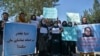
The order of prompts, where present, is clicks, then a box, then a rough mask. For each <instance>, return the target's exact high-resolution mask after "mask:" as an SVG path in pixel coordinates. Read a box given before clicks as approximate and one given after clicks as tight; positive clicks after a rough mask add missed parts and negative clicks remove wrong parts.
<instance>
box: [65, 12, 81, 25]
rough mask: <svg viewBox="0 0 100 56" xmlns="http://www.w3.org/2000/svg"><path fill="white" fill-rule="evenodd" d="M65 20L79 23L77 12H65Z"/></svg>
mask: <svg viewBox="0 0 100 56" xmlns="http://www.w3.org/2000/svg"><path fill="white" fill-rule="evenodd" d="M66 14H67V21H70V22H76V23H81V20H80V16H79V13H66Z"/></svg>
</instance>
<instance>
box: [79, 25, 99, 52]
mask: <svg viewBox="0 0 100 56" xmlns="http://www.w3.org/2000/svg"><path fill="white" fill-rule="evenodd" d="M99 29H100V25H99V24H88V25H78V26H77V34H78V40H77V47H78V50H79V51H80V52H84V53H88V52H100V30H99Z"/></svg>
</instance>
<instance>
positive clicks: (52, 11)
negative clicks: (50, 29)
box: [43, 7, 58, 19]
mask: <svg viewBox="0 0 100 56" xmlns="http://www.w3.org/2000/svg"><path fill="white" fill-rule="evenodd" d="M57 16H58V15H57V9H56V8H46V7H44V8H43V18H46V19H57Z"/></svg>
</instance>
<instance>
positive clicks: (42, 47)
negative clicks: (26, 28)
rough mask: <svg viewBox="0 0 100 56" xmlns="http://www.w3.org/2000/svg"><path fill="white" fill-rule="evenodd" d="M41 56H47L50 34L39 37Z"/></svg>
mask: <svg viewBox="0 0 100 56" xmlns="http://www.w3.org/2000/svg"><path fill="white" fill-rule="evenodd" d="M39 36H40V37H39V56H47V42H48V34H42V33H41V34H40V35H39Z"/></svg>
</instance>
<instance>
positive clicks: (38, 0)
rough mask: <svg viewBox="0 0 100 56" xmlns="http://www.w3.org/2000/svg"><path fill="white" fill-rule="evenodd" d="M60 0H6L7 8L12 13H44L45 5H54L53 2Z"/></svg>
mask: <svg viewBox="0 0 100 56" xmlns="http://www.w3.org/2000/svg"><path fill="white" fill-rule="evenodd" d="M58 1H59V0H4V4H5V9H6V10H8V12H9V13H10V15H15V14H16V13H20V12H25V13H27V15H29V14H36V15H40V14H42V10H43V7H44V6H45V7H52V6H53V5H54V4H53V2H55V3H56V2H58Z"/></svg>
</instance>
